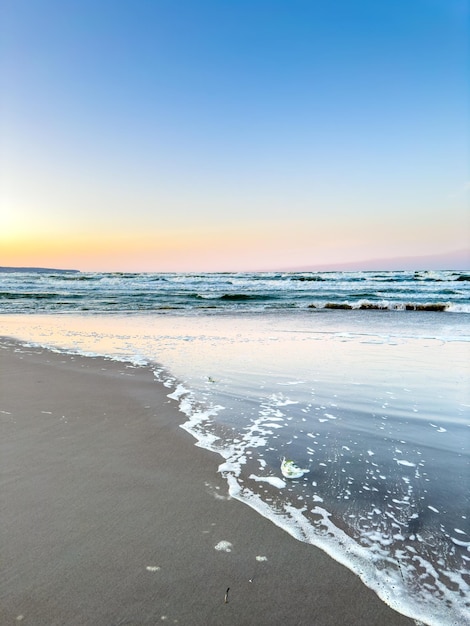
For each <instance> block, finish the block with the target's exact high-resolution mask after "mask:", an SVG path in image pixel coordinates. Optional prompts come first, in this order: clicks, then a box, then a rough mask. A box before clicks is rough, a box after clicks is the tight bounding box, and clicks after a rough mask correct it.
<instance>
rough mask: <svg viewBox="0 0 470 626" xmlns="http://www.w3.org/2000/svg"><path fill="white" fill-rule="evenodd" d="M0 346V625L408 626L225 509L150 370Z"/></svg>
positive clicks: (240, 512)
mask: <svg viewBox="0 0 470 626" xmlns="http://www.w3.org/2000/svg"><path fill="white" fill-rule="evenodd" d="M0 348H1V349H0V419H1V424H2V429H1V439H0V446H1V453H0V463H1V493H2V496H1V511H2V513H1V532H2V541H1V583H0V595H1V606H0V623H1V624H18V623H24V624H33V625H35V626H36V625H37V626H40V625H43V624H44V625H46V624H47V625H48V626H54V625H77V626H78V625H80V626H84V625H87V624H90V625H91V624H103V625H118V624H119V625H121V624H126V625H130V624H135V625H137V624H157V623H161V622H163V623H171V624H176V623H178V624H190V625H193V626H194V625H198V624H201V625H208V624H214V625H219V624H220V625H224V624H228V625H229V624H237V625H242V624H246V625H251V624H257V625H264V624H266V625H268V624H269V625H272V624H289V625H293V624H305V625H311V624H315V625H316V626H327V625H332V626H333V625H334V626H337V625H338V624H357V625H364V626H372V625H383V624H387V625H388V626H401V625H403V626H405V625H406V624H414V622H413V621H412V620H410V619H408V618H406V617H404V616H402V615H400V614H398V613H397V612H395V611H393V610H392V609H390V608H389V607H388V606H386V605H385V604H384V603H383V602H382V601H381V600H379V598H378V597H377V596H376V595H375V594H374V593H373V592H372V591H370V590H369V589H368V588H367V587H365V586H364V585H363V584H362V582H361V581H360V580H359V578H358V577H356V576H355V575H353V574H352V573H351V572H349V571H348V570H347V569H346V568H344V567H343V566H341V565H340V564H338V563H336V562H335V561H334V560H332V559H331V558H330V557H328V556H327V555H326V554H324V553H323V552H321V551H320V550H318V549H317V548H315V547H313V546H310V545H307V544H304V543H301V542H299V541H296V540H295V539H293V538H292V537H291V536H289V535H288V534H287V533H286V532H284V531H282V530H281V529H279V528H278V527H276V526H275V525H274V524H273V523H272V522H270V521H269V520H267V519H265V518H263V517H262V516H260V515H259V514H257V513H256V512H255V511H253V510H252V509H250V508H249V507H248V506H246V505H244V504H242V503H241V502H239V501H236V500H233V499H230V498H228V496H227V485H226V483H225V481H224V480H223V479H222V477H221V476H220V475H219V474H218V473H217V467H218V465H219V464H220V463H221V462H222V459H221V458H220V457H219V456H218V455H215V454H212V453H210V452H208V451H207V450H203V449H201V448H198V447H196V446H195V445H194V439H193V438H192V437H191V436H190V435H189V434H188V433H186V432H185V431H184V430H183V429H181V428H180V427H179V426H180V424H181V423H182V421H183V416H182V414H181V413H180V412H179V411H178V409H177V405H176V402H175V401H174V400H171V399H169V398H168V393H170V390H169V389H167V388H165V387H164V386H163V385H161V384H159V383H158V382H156V380H155V377H154V375H153V372H152V371H151V370H150V368H146V367H140V368H139V367H133V366H129V365H126V364H124V363H117V362H114V361H111V360H105V359H101V358H87V357H79V356H71V355H65V354H59V353H55V352H49V351H46V350H42V349H36V348H25V347H22V346H21V345H20V344H18V343H16V342H14V341H13V340H10V339H2V340H1V342H0ZM227 590H228V593H227Z"/></svg>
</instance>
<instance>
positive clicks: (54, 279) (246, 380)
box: [0, 270, 470, 626]
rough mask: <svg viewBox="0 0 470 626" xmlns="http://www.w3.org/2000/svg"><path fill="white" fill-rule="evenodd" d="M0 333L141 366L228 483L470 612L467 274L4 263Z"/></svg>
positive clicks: (417, 613)
mask: <svg viewBox="0 0 470 626" xmlns="http://www.w3.org/2000/svg"><path fill="white" fill-rule="evenodd" d="M0 335H2V336H8V337H13V338H15V339H18V340H19V341H20V342H22V344H23V346H34V347H37V346H41V347H47V348H50V349H53V350H56V351H63V352H68V353H74V354H84V355H89V356H97V355H100V356H105V357H107V358H111V359H117V360H120V361H125V362H128V363H129V365H130V366H143V365H145V366H148V367H151V368H152V370H153V372H154V375H155V379H156V381H159V382H160V383H162V384H164V385H165V386H166V387H167V388H168V395H169V397H171V398H174V399H175V400H177V402H178V405H179V408H180V411H181V414H182V420H181V421H182V427H183V428H184V429H186V430H187V431H188V432H190V433H191V434H192V435H193V436H194V442H195V445H198V446H200V447H203V448H206V449H208V450H212V451H215V452H217V453H218V454H219V456H220V463H219V466H218V469H217V471H218V472H220V473H221V474H222V475H223V476H224V477H225V479H226V482H227V494H228V495H229V496H230V497H232V498H236V499H238V500H240V501H242V502H244V503H245V504H246V505H248V506H250V507H252V508H253V509H255V510H256V511H257V512H258V513H259V514H260V515H263V516H264V517H267V518H269V519H270V520H271V521H272V522H273V523H274V524H276V525H277V526H279V527H281V528H282V529H284V530H285V531H286V532H288V533H290V534H291V535H292V536H294V537H295V538H297V539H298V540H299V541H303V542H306V543H309V544H312V545H313V546H317V547H318V548H320V549H322V550H324V551H325V552H326V553H328V554H329V555H330V556H331V557H332V558H333V559H335V560H337V561H339V562H340V563H342V564H343V565H344V566H346V567H348V568H349V569H350V570H352V571H353V572H354V573H355V574H356V575H357V576H359V577H360V578H361V579H362V581H363V582H364V583H365V584H366V585H367V586H368V587H370V588H371V589H373V590H374V591H375V592H376V593H377V594H378V596H379V597H380V598H381V599H382V600H383V601H384V602H386V603H387V604H388V605H390V606H391V607H393V608H394V609H396V610H397V611H399V612H401V613H403V614H404V615H407V616H409V617H411V618H413V619H415V620H416V622H417V623H420V624H428V625H430V626H448V625H453V626H457V625H458V626H462V625H464V624H470V595H469V591H470V574H469V572H470V449H469V443H470V272H466V271H416V272H413V271H402V272H277V273H275V272H273V273H88V272H58V271H52V270H51V271H42V272H38V271H17V272H0ZM284 458H286V459H289V460H293V461H294V463H295V464H296V465H297V466H298V467H300V468H301V469H303V470H304V474H303V475H302V476H301V477H300V478H298V479H288V478H285V477H284V476H283V474H282V473H281V463H282V460H283V459H284ZM156 471H158V460H157V459H156ZM214 495H215V496H217V497H220V494H214ZM247 532H249V529H247Z"/></svg>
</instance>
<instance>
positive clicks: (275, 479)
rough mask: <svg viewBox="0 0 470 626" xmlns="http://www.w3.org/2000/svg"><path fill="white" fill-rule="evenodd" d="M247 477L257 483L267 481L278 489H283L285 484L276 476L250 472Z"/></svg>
mask: <svg viewBox="0 0 470 626" xmlns="http://www.w3.org/2000/svg"><path fill="white" fill-rule="evenodd" d="M249 478H250V479H251V480H254V481H255V482H257V483H269V484H270V485H272V486H273V487H277V488H278V489H284V487H285V486H286V483H285V482H284V481H283V480H282V479H281V478H278V477H277V476H256V474H250V476H249Z"/></svg>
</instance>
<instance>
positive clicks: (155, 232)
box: [0, 0, 470, 271]
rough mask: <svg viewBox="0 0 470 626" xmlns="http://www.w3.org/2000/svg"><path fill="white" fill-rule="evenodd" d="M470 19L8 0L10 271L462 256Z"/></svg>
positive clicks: (420, 9)
mask: <svg viewBox="0 0 470 626" xmlns="http://www.w3.org/2000/svg"><path fill="white" fill-rule="evenodd" d="M468 14H469V5H468V2H463V1H462V0H407V1H403V0H396V1H394V2H377V1H365V0H349V1H346V0H336V1H335V0H331V1H329V2H326V1H315V0H310V1H307V0H291V1H287V0H286V1H284V2H280V1H271V2H268V1H258V0H252V1H248V0H246V1H245V0H240V1H236V0H232V1H229V0H219V1H205V0H200V1H195V0H193V1H191V2H189V1H185V2H179V1H177V0H172V1H170V0H154V1H142V0H136V1H134V2H127V1H126V2H124V1H122V0H113V1H94V2H90V1H87V0H84V1H80V2H78V1H73V2H72V1H67V0H62V1H60V2H59V1H50V0H43V1H42V2H40V3H39V2H32V1H31V0H29V1H25V2H16V1H13V0H8V1H5V0H2V1H1V2H0V22H1V24H2V26H0V35H1V37H0V39H1V40H2V43H1V44H0V55H1V56H0V81H1V82H0V88H1V91H2V93H3V94H4V97H3V98H2V104H1V110H0V124H1V129H0V130H1V134H2V136H3V137H4V139H5V140H4V142H2V143H3V147H2V148H1V149H0V150H1V165H2V172H3V174H2V180H1V181H0V182H1V187H2V192H1V195H0V201H1V206H0V210H1V219H2V223H3V226H2V229H1V230H2V235H0V237H2V238H3V240H0V242H1V247H0V256H2V252H1V250H2V248H3V250H4V254H3V257H4V259H3V260H2V258H0V265H2V264H3V265H8V264H14V265H22V264H25V265H26V264H27V265H30V264H32V263H33V264H36V265H44V264H47V265H49V264H51V263H53V264H56V265H57V264H59V265H60V266H63V265H69V266H70V265H71V264H72V265H73V266H76V267H78V268H79V269H82V268H83V269H109V270H113V269H116V270H121V269H122V270H146V269H148V270H160V269H161V270H171V269H174V270H185V271H186V270H195V271H198V270H202V269H205V270H211V269H213V270H232V269H235V270H237V269H240V270H242V269H271V268H274V269H277V268H288V267H300V266H308V267H313V266H315V265H325V264H329V263H348V262H351V261H358V262H360V261H363V260H366V259H370V258H388V257H392V258H394V257H403V256H406V257H409V256H420V255H433V254H442V253H447V252H452V251H453V250H461V249H462V248H464V247H465V246H467V244H468V237H469V218H468V215H469V213H468V199H469V191H470V190H469V179H470V175H469V154H468V104H469V100H468V87H469V85H468V71H469V66H468V35H469V31H468V23H469V21H468ZM23 259H24V263H23V262H22V261H23Z"/></svg>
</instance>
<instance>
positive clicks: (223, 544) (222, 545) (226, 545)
mask: <svg viewBox="0 0 470 626" xmlns="http://www.w3.org/2000/svg"><path fill="white" fill-rule="evenodd" d="M232 548H233V545H232V544H231V543H230V541H224V540H222V541H219V543H218V544H217V545H215V546H214V549H215V550H218V551H219V552H231V551H232Z"/></svg>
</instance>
